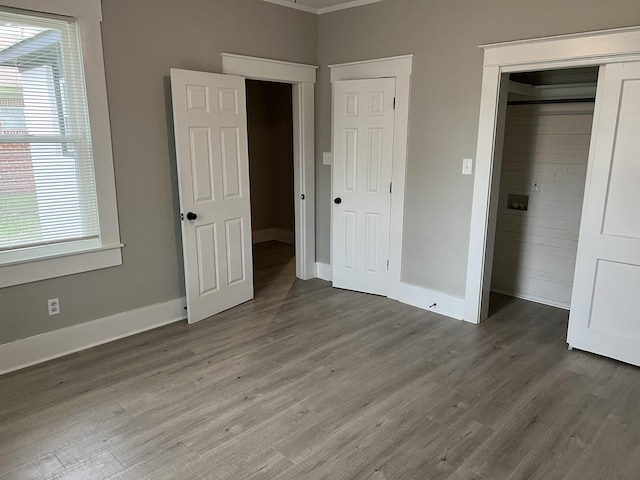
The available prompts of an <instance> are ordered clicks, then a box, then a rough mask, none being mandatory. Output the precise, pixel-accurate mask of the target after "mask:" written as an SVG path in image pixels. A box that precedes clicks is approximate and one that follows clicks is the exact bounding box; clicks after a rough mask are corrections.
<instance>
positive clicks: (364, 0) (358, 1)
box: [317, 0, 382, 15]
mask: <svg viewBox="0 0 640 480" xmlns="http://www.w3.org/2000/svg"><path fill="white" fill-rule="evenodd" d="M381 1H382V0H353V1H351V2H347V3H341V4H339V5H333V6H331V7H324V8H318V9H317V10H318V15H322V14H324V13H331V12H337V11H338V10H346V9H347V8H354V7H362V6H363V5H369V4H370V3H378V2H381Z"/></svg>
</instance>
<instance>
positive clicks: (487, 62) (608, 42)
mask: <svg viewBox="0 0 640 480" xmlns="http://www.w3.org/2000/svg"><path fill="white" fill-rule="evenodd" d="M481 48H482V49H483V50H484V67H483V76H482V91H481V95H480V118H479V122H478V144H477V153H476V171H475V177H474V184H473V203H472V209H471V232H470V236H469V254H468V262H467V265H468V266H467V286H466V295H465V307H464V317H463V318H464V320H466V321H468V322H471V323H480V322H481V321H483V320H485V319H486V317H487V314H488V303H489V301H488V299H489V293H490V292H489V290H490V289H489V288H488V286H489V283H490V279H491V265H492V262H493V240H492V237H493V233H491V231H492V228H493V229H495V207H496V205H495V198H496V195H495V194H494V195H492V193H495V192H494V190H495V189H497V188H498V187H499V183H500V174H499V171H500V165H501V161H502V160H501V155H500V150H501V145H502V138H501V137H500V135H501V133H502V132H501V131H500V130H501V126H500V123H501V122H500V115H498V111H499V105H500V103H501V101H503V100H504V99H501V95H500V92H501V90H502V91H504V90H506V85H507V84H506V82H505V74H506V73H512V72H527V71H535V70H549V69H558V68H573V67H580V66H600V65H605V64H609V63H618V62H627V61H634V60H635V61H637V60H640V27H629V28H619V29H613V30H601V31H596V32H587V33H578V34H571V35H561V36H555V37H547V38H536V39H530V40H519V41H515V42H507V43H499V44H493V45H484V46H481ZM492 198H493V199H494V200H493V201H492ZM485 277H486V278H487V280H486V281H485Z"/></svg>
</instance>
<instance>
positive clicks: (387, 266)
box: [387, 260, 389, 270]
mask: <svg viewBox="0 0 640 480" xmlns="http://www.w3.org/2000/svg"><path fill="white" fill-rule="evenodd" d="M387 270H389V260H387Z"/></svg>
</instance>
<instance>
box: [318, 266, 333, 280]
mask: <svg viewBox="0 0 640 480" xmlns="http://www.w3.org/2000/svg"><path fill="white" fill-rule="evenodd" d="M316 278H319V279H321V280H326V281H327V282H330V281H332V280H333V269H332V268H331V265H329V264H328V263H321V262H318V263H316Z"/></svg>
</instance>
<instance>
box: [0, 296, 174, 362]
mask: <svg viewBox="0 0 640 480" xmlns="http://www.w3.org/2000/svg"><path fill="white" fill-rule="evenodd" d="M184 305H185V300H184V299H183V298H177V299H175V300H171V301H169V302H163V303H156V304H154V305H149V306H146V307H142V308H137V309H135V310H129V311H128V312H122V313H118V314H116V315H111V316H109V317H105V318H101V319H98V320H93V321H91V322H86V323H81V324H79V325H73V326H71V327H67V328H62V329H60V330H54V331H52V332H47V333H42V334H40V335H35V336H33V337H29V338H25V339H22V340H16V341H15V342H11V343H5V344H4V345H0V375H2V374H5V373H9V372H13V371H15V370H20V369H22V368H26V367H29V366H31V365H36V364H38V363H42V362H46V361H48V360H53V359H54V358H58V357H63V356H65V355H69V354H70V353H75V352H79V351H81V350H86V349H88V348H91V347H95V346H97V345H102V344H104V343H108V342H112V341H114V340H118V339H121V338H124V337H129V336H131V335H135V334H137V333H141V332H144V331H146V330H152V329H154V328H158V327H161V326H163V325H167V324H169V323H174V322H178V321H180V320H184V319H185V318H186V312H185V310H184Z"/></svg>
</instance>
